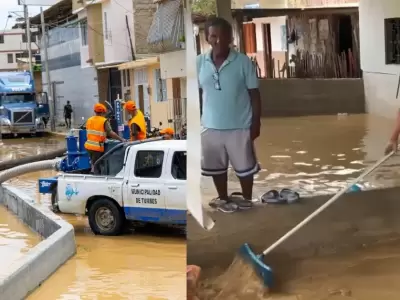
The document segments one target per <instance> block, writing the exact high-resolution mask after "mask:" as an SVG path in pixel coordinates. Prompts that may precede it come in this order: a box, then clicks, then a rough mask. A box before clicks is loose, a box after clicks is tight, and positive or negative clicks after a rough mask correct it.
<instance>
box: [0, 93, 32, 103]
mask: <svg viewBox="0 0 400 300" xmlns="http://www.w3.org/2000/svg"><path fill="white" fill-rule="evenodd" d="M34 101H35V95H34V94H8V95H2V96H1V104H11V103H28V102H34Z"/></svg>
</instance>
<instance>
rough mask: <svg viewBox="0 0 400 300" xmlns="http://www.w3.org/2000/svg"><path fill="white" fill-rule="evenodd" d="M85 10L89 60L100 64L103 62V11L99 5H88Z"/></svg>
mask: <svg viewBox="0 0 400 300" xmlns="http://www.w3.org/2000/svg"><path fill="white" fill-rule="evenodd" d="M86 10H87V11H86V13H87V23H88V31H87V32H88V47H89V58H91V59H92V60H93V63H101V62H104V38H103V35H102V32H103V11H102V8H101V4H94V5H89V6H88V7H87V8H86Z"/></svg>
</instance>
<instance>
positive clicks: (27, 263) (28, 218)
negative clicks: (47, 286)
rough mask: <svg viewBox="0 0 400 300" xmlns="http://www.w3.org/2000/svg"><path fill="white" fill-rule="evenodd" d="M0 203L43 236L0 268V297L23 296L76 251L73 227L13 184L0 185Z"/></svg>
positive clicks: (5, 299) (2, 299)
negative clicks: (38, 204)
mask: <svg viewBox="0 0 400 300" xmlns="http://www.w3.org/2000/svg"><path fill="white" fill-rule="evenodd" d="M0 203H1V204H3V205H4V206H6V207H7V208H8V209H9V210H10V211H12V212H13V213H14V214H16V215H17V216H18V218H19V219H21V220H22V221H23V222H24V223H25V224H26V225H28V226H29V227H30V228H31V229H32V230H34V231H35V232H37V233H38V234H40V235H41V236H42V237H43V238H44V239H43V240H42V241H41V242H40V243H39V244H38V245H36V246H35V247H33V248H32V249H31V250H29V251H28V253H26V254H25V255H24V256H22V257H21V258H20V259H18V260H16V261H15V262H14V263H12V264H11V266H10V267H9V268H8V269H7V270H4V269H1V270H0V300H8V299H13V300H14V299H15V300H19V299H21V300H22V299H25V297H26V296H27V295H28V294H29V293H30V292H32V291H33V290H35V288H37V287H38V286H40V284H41V283H42V282H43V281H44V280H46V279H47V278H48V277H49V276H50V275H51V274H52V273H54V272H55V271H56V270H57V269H58V268H59V267H60V266H61V265H62V264H64V263H65V262H66V261H67V260H68V259H69V258H70V257H72V256H73V255H74V254H75V253H76V244H75V234H74V228H73V226H72V225H71V224H69V223H68V222H65V221H64V220H62V219H61V218H60V217H59V216H57V215H56V214H54V213H53V212H51V211H50V210H49V211H45V210H43V209H39V208H38V207H36V206H35V201H34V200H33V199H32V198H30V197H29V196H27V195H25V194H24V193H22V192H21V191H19V190H18V189H16V188H13V187H8V186H1V187H0Z"/></svg>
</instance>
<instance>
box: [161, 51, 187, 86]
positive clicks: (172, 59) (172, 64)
mask: <svg viewBox="0 0 400 300" xmlns="http://www.w3.org/2000/svg"><path fill="white" fill-rule="evenodd" d="M185 53H186V51H185V50H181V51H175V52H167V53H163V54H160V67H161V78H163V79H167V78H180V77H185V76H186V54H185Z"/></svg>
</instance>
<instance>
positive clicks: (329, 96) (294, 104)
mask: <svg viewBox="0 0 400 300" xmlns="http://www.w3.org/2000/svg"><path fill="white" fill-rule="evenodd" d="M260 92H261V99H262V109H263V110H262V116H264V117H269V116H271V117H276V116H304V115H324V114H337V113H353V114H355V113H364V112H365V97H364V84H363V80H362V79H260Z"/></svg>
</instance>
